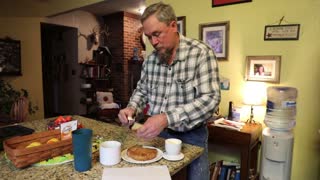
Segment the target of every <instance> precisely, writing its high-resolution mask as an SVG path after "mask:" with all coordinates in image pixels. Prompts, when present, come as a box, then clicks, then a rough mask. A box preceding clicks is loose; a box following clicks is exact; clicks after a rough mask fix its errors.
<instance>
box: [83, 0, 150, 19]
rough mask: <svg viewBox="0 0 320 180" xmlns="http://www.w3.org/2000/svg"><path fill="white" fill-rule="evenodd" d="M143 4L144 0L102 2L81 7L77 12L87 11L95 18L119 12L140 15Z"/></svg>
mask: <svg viewBox="0 0 320 180" xmlns="http://www.w3.org/2000/svg"><path fill="white" fill-rule="evenodd" d="M145 4H146V3H145V0H104V1H103V2H99V3H95V4H92V5H88V6H84V7H81V8H79V10H84V11H88V12H90V13H92V14H95V15H97V16H104V15H107V14H112V13H115V12H119V11H125V12H130V13H133V14H138V15H140V14H141V13H140V12H139V11H141V10H144V9H145V7H146V5H145Z"/></svg>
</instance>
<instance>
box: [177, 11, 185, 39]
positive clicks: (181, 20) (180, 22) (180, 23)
mask: <svg viewBox="0 0 320 180" xmlns="http://www.w3.org/2000/svg"><path fill="white" fill-rule="evenodd" d="M177 25H178V31H179V33H181V34H182V35H184V36H186V17H185V16H179V17H177Z"/></svg>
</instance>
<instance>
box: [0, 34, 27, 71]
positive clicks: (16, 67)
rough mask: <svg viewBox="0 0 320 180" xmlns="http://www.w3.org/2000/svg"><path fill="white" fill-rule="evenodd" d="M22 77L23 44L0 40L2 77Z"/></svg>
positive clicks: (11, 40) (10, 40)
mask: <svg viewBox="0 0 320 180" xmlns="http://www.w3.org/2000/svg"><path fill="white" fill-rule="evenodd" d="M2 75H4V76H21V75H22V73H21V42H20V41H17V40H13V39H0V76H2Z"/></svg>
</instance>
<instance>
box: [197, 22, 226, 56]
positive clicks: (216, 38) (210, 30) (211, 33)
mask: <svg viewBox="0 0 320 180" xmlns="http://www.w3.org/2000/svg"><path fill="white" fill-rule="evenodd" d="M229 28H230V27H229V21H225V22H218V23H208V24H200V25H199V39H200V40H202V41H203V42H205V43H207V44H208V45H209V46H210V47H211V48H212V49H213V51H214V52H215V55H216V56H217V59H218V60H228V49H229Z"/></svg>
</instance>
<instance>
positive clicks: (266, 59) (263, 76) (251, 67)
mask: <svg viewBox="0 0 320 180" xmlns="http://www.w3.org/2000/svg"><path fill="white" fill-rule="evenodd" d="M246 61H247V63H246V64H247V66H246V80H248V81H262V82H270V83H279V82H280V64H281V56H247V59H246Z"/></svg>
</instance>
